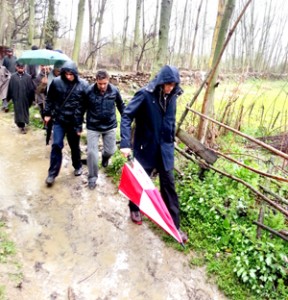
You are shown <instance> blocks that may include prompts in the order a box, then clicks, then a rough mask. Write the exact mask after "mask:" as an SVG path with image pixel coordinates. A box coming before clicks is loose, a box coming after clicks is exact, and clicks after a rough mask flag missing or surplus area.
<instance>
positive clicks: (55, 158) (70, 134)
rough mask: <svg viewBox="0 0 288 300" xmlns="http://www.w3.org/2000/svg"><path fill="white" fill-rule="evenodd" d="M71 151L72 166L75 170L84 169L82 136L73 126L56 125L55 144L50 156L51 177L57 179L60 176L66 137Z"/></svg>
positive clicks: (54, 127) (54, 131) (54, 129)
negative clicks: (81, 147)
mask: <svg viewBox="0 0 288 300" xmlns="http://www.w3.org/2000/svg"><path fill="white" fill-rule="evenodd" d="M65 135H66V136H67V141H68V144H69V146H70V149H71V157H72V165H73V167H74V168H75V169H79V168H81V167H82V163H81V152H80V136H79V135H77V133H76V131H75V130H74V128H73V126H62V125H60V124H54V126H53V144H52V150H51V155H50V168H49V171H48V172H49V176H53V177H56V176H58V174H59V171H60V168H61V163H62V149H63V147H64V137H65Z"/></svg>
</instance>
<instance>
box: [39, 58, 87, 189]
mask: <svg viewBox="0 0 288 300" xmlns="http://www.w3.org/2000/svg"><path fill="white" fill-rule="evenodd" d="M87 88H88V83H87V82H86V81H85V80H83V79H81V78H79V76H78V69H77V67H76V65H75V63H74V62H73V61H67V62H65V63H64V64H63V66H62V68H61V74H60V76H58V77H56V78H54V79H53V81H52V83H51V85H50V87H49V91H48V95H47V99H46V106H45V109H44V121H45V122H46V123H48V122H49V121H50V120H51V118H52V117H53V124H54V125H53V144H52V149H51V155H50V167H49V170H48V177H47V178H46V184H47V186H52V185H53V183H54V181H55V177H57V176H58V174H59V171H60V168H61V163H62V149H63V147H64V137H65V135H66V136H67V141H68V144H69V146H70V149H71V156H72V165H73V167H74V169H75V170H74V175H75V176H80V175H81V174H82V164H81V152H80V135H81V132H82V123H83V114H84V101H85V95H86V89H87Z"/></svg>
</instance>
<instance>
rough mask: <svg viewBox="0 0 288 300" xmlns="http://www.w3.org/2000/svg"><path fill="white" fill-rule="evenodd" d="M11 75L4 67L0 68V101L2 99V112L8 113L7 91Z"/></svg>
mask: <svg viewBox="0 0 288 300" xmlns="http://www.w3.org/2000/svg"><path fill="white" fill-rule="evenodd" d="M10 77H11V73H10V72H9V71H8V70H7V69H6V67H4V66H0V101H1V99H2V101H3V102H2V110H4V111H5V112H8V111H9V109H8V102H7V99H6V98H7V91H8V86H9V81H10Z"/></svg>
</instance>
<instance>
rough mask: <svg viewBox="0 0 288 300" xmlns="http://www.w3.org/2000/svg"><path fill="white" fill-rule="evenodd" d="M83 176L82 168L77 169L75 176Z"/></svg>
mask: <svg viewBox="0 0 288 300" xmlns="http://www.w3.org/2000/svg"><path fill="white" fill-rule="evenodd" d="M81 174H82V168H79V169H75V170H74V175H75V176H80V175H81Z"/></svg>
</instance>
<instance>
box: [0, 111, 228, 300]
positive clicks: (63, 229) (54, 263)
mask: <svg viewBox="0 0 288 300" xmlns="http://www.w3.org/2000/svg"><path fill="white" fill-rule="evenodd" d="M66 149H68V147H67V146H66ZM49 154H50V146H45V136H44V131H42V130H37V131H35V130H33V129H31V128H29V129H28V133H27V134H26V135H23V134H20V133H19V131H18V129H17V128H16V127H15V125H14V124H13V116H12V114H11V113H8V114H4V113H3V112H1V113H0V155H1V159H0V170H1V175H0V217H1V219H3V220H5V221H6V224H7V228H8V232H9V234H10V236H11V238H12V239H13V241H14V242H15V243H16V246H17V250H18V252H19V253H18V255H17V260H18V261H19V262H20V263H21V265H22V273H23V281H22V282H21V284H19V285H18V286H17V284H16V283H15V281H13V280H11V276H10V275H11V273H14V272H16V271H15V270H14V268H15V266H14V267H13V268H12V267H10V269H7V268H6V269H5V268H4V270H3V269H1V270H0V285H2V284H5V285H6V287H7V288H6V293H7V296H8V299H9V300H18V299H19V300H20V299H21V300H42V299H43V300H46V299H47V300H51V299H57V300H58V299H59V300H60V299H61V300H62V299H63V300H64V299H65V300H66V299H68V300H72V299H73V300H96V299H99V300H100V299H101V300H104V299H105V300H106V299H107V300H110V299H111V300H112V299H115V300H118V299H119V300H122V299H133V300H142V299H143V300H144V299H145V300H147V299H149V300H150V299H151V300H154V299H155V300H166V299H167V300H168V299H169V300H178V299H179V300H188V299H198V300H204V299H205V300H208V299H214V300H216V299H225V297H224V296H223V295H222V294H221V293H220V292H219V291H218V290H217V288H216V286H215V285H213V284H210V283H209V282H207V277H206V275H205V271H204V269H203V268H196V269H191V268H190V267H189V256H187V255H185V254H184V253H182V252H179V251H177V250H175V249H172V248H170V247H168V246H166V245H165V243H164V242H163V241H161V236H159V235H157V233H154V232H153V230H151V229H150V227H149V224H148V222H144V223H143V225H142V226H137V225H134V224H133V223H132V222H131V221H130V219H129V216H128V207H127V200H126V199H124V198H123V197H122V196H120V195H119V193H118V191H117V187H115V186H114V185H113V184H112V183H111V181H110V179H109V178H107V177H106V175H105V173H104V172H103V171H102V170H101V172H100V177H99V180H98V182H97V184H98V185H97V187H96V189H95V190H94V191H90V190H88V188H87V180H86V177H87V168H86V167H84V171H85V172H84V174H83V175H82V176H80V177H75V176H74V175H73V167H72V165H71V162H70V158H69V156H67V155H65V157H64V160H63V165H62V169H61V172H60V175H59V177H57V179H56V182H55V184H54V186H53V187H52V188H47V187H46V186H45V184H44V181H45V178H46V176H47V169H48V165H49Z"/></svg>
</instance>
